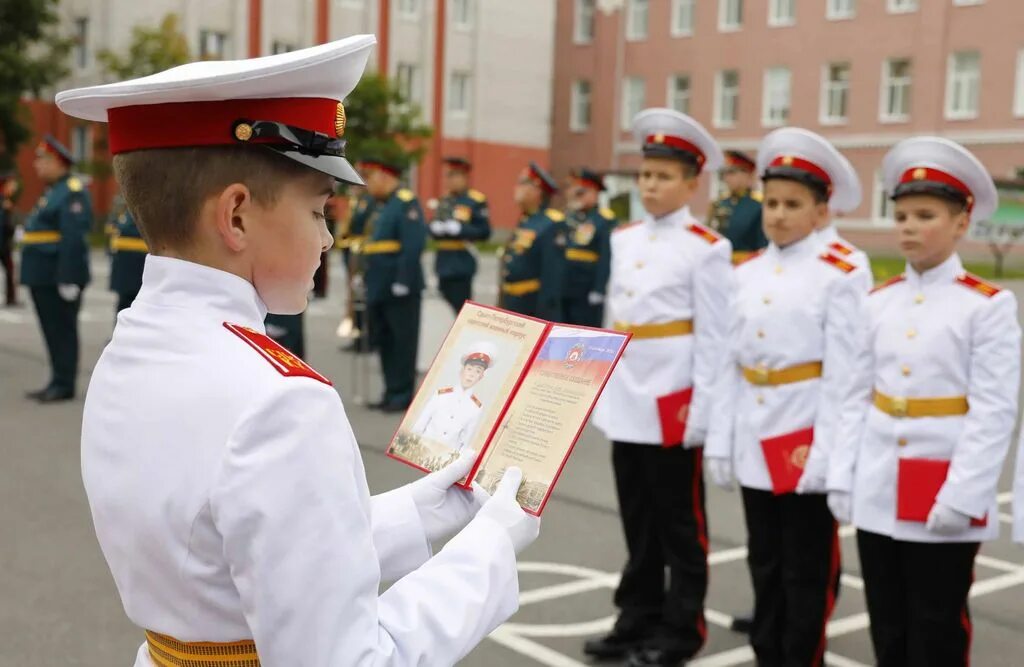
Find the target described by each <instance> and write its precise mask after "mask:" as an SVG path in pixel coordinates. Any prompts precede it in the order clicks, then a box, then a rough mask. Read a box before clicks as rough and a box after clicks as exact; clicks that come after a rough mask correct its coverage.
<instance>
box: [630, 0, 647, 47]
mask: <svg viewBox="0 0 1024 667" xmlns="http://www.w3.org/2000/svg"><path fill="white" fill-rule="evenodd" d="M626 2H627V5H626V7H627V11H626V39H628V40H630V41H639V40H643V39H647V17H648V14H649V6H648V4H649V3H648V0H626Z"/></svg>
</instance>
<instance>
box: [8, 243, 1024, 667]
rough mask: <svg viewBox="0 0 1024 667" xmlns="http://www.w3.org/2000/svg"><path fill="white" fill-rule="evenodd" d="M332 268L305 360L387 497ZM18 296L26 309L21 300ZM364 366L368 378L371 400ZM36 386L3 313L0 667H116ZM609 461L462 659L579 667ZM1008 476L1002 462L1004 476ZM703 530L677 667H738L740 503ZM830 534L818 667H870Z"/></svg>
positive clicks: (97, 289) (85, 545)
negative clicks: (344, 416) (331, 387)
mask: <svg viewBox="0 0 1024 667" xmlns="http://www.w3.org/2000/svg"><path fill="white" fill-rule="evenodd" d="M425 261H426V262H432V258H426V259H425ZM93 268H94V285H93V286H92V287H91V288H89V289H88V290H87V291H86V293H85V303H84V306H83V313H82V339H83V365H82V377H81V380H80V386H79V393H80V394H84V389H85V385H86V384H87V382H88V375H89V373H90V371H91V368H92V365H93V364H94V362H95V360H96V358H97V356H98V355H99V353H100V350H101V349H102V347H103V345H104V344H105V343H106V341H107V339H108V337H109V335H110V331H111V328H112V325H113V309H114V305H113V304H114V299H113V296H112V295H111V294H110V293H109V292H107V291H105V289H104V287H105V285H106V280H107V276H106V271H107V261H106V259H105V258H104V257H103V256H102V255H99V254H97V255H94V257H93ZM331 271H332V285H331V291H330V294H329V297H328V298H327V299H326V300H319V301H315V302H313V303H312V305H311V307H310V310H309V313H308V315H307V320H306V335H307V350H308V361H309V362H310V363H311V364H312V365H313V366H314V367H315V368H317V369H318V370H320V371H321V372H322V373H324V374H325V375H327V376H328V377H330V378H331V379H332V380H333V381H334V383H335V385H336V388H337V389H338V391H339V393H340V394H341V396H342V399H343V400H344V402H345V405H346V408H347V411H348V415H349V418H350V419H351V421H352V424H353V427H354V428H355V432H356V435H357V437H358V438H359V442H360V445H361V448H362V451H363V457H364V460H365V462H366V470H367V474H368V476H369V482H370V488H371V490H372V491H374V492H379V491H384V490H387V489H390V488H393V487H395V486H397V485H400V484H402V483H405V482H407V481H409V480H411V479H414V477H415V475H416V473H413V472H411V471H410V469H409V468H407V467H405V466H403V465H402V464H400V463H398V462H396V461H393V460H390V459H388V458H386V457H385V456H384V453H383V452H384V448H385V446H386V445H387V443H388V441H389V440H390V437H391V435H392V434H393V432H394V429H395V427H396V426H397V423H398V420H399V417H398V416H385V415H381V414H379V413H375V412H371V411H369V410H367V409H365V408H363V407H361V406H360V405H358V404H357V399H358V398H360V395H363V396H366V395H369V396H370V397H371V398H377V393H378V391H379V389H378V388H379V379H378V377H377V375H378V373H377V370H376V360H375V359H373V360H370V361H371V362H372V365H371V366H370V367H369V368H362V365H361V364H360V363H358V362H357V361H356V357H355V356H354V355H351V354H345V353H342V352H340V351H339V349H338V348H339V342H340V341H339V340H338V339H337V338H336V336H335V333H334V332H335V328H336V326H337V324H338V321H339V319H340V316H341V313H342V311H343V305H342V298H343V297H342V289H341V284H340V278H341V271H340V270H339V260H338V258H337V255H336V254H335V255H333V256H332V265H331ZM430 273H432V272H428V274H430ZM496 275H497V267H496V263H495V261H494V259H493V258H484V261H483V263H482V267H481V271H480V273H479V275H478V279H479V280H478V282H479V284H480V288H479V289H478V292H477V298H478V300H480V301H482V302H484V303H493V302H494V301H495V297H496V292H495V289H494V284H495V279H496ZM1007 286H1009V287H1011V288H1012V289H1014V291H1015V292H1016V293H1017V294H1018V298H1020V297H1021V295H1024V283H1014V284H1009V285H1007ZM22 298H23V300H25V301H27V298H28V295H27V292H23V294H22ZM452 319H453V318H452V315H451V314H450V311H449V309H448V307H447V305H445V304H444V303H443V302H442V301H441V299H440V297H439V296H438V294H437V293H436V290H433V289H432V290H428V292H427V293H426V294H425V299H424V306H423V318H422V321H423V331H422V334H421V345H420V367H421V368H423V367H424V366H426V365H427V364H429V362H430V360H431V359H432V357H433V354H434V352H435V351H436V349H437V347H438V345H439V344H440V341H441V339H442V337H443V336H444V334H445V332H446V331H447V329H448V327H449V326H450V324H451V322H452ZM362 371H368V374H367V375H368V376H369V378H371V379H372V386H371V387H370V388H369V389H367V387H366V386H365V385H366V383H365V378H364V377H362V376H363V375H364V373H363V372H362ZM44 379H45V367H44V351H43V346H42V340H41V336H40V334H39V332H38V330H37V326H36V322H35V317H34V314H33V312H32V310H31V307H30V306H24V307H22V308H20V309H0V452H2V454H3V463H2V464H0V528H2V531H0V667H7V666H8V665H9V666H11V667H13V666H15V665H18V666H21V665H56V664H61V665H89V666H99V665H103V666H106V665H129V664H131V662H132V659H133V656H134V654H135V651H136V649H137V647H138V645H139V643H140V642H141V640H142V633H141V631H140V630H139V629H137V628H135V627H133V626H132V625H131V624H130V623H128V621H127V620H126V619H125V617H124V614H123V612H122V610H121V605H120V602H119V600H118V598H117V594H116V591H115V589H114V585H113V581H112V580H111V578H110V575H109V573H108V571H107V568H106V565H105V563H104V562H103V558H102V555H101V553H100V550H99V547H98V545H97V543H96V539H95V536H94V534H93V529H92V523H91V520H90V517H89V512H88V507H87V505H86V501H85V495H84V492H83V489H82V481H81V475H80V469H79V430H80V421H81V410H82V399H81V396H80V397H79V398H78V399H77V400H75V401H73V402H70V403H64V404H58V405H53V406H41V405H37V404H36V403H34V402H30V401H27V400H25V399H23V398H22V394H23V393H24V392H25V391H26V390H31V389H37V388H38V387H39V386H41V385H42V384H43V381H44ZM124 409H125V410H131V409H132V406H130V405H126V406H124ZM181 418H182V419H188V418H189V416H188V415H181ZM329 436H330V434H324V437H325V438H326V437H329ZM125 446H130V443H125ZM610 458H611V457H610V447H609V446H608V443H607V442H606V441H605V440H604V438H603V437H602V436H601V435H600V433H598V432H596V431H594V430H591V429H588V430H587V431H586V432H585V433H584V435H583V437H582V439H581V440H580V442H579V444H578V445H577V447H576V450H575V452H574V454H573V456H572V458H571V459H570V461H569V464H568V466H567V467H566V469H565V472H564V474H563V477H562V479H561V481H560V482H559V485H558V487H557V489H556V491H555V495H554V498H553V499H552V500H551V502H550V504H549V505H548V508H547V510H546V512H545V515H544V521H543V525H542V529H541V537H540V539H539V540H538V541H537V542H536V543H535V544H534V545H533V546H531V547H530V548H529V549H528V550H527V551H526V552H525V553H524V554H523V556H522V558H521V563H520V571H521V573H522V576H521V586H522V591H521V595H520V600H521V609H520V611H519V613H518V614H517V615H516V616H515V617H514V618H513V619H512V620H511V621H510V622H509V623H507V624H506V625H505V626H503V627H501V628H499V629H498V630H497V631H495V632H494V634H492V635H491V637H490V638H489V639H487V640H486V641H485V642H484V643H483V644H482V645H481V646H480V647H479V648H478V649H477V650H476V651H474V652H473V653H472V654H471V655H470V656H469V657H468V658H467V659H466V660H465V661H464V662H463V663H462V664H465V665H475V666H481V667H483V666H487V667H501V666H505V665H549V666H551V667H576V666H578V665H582V664H588V663H587V660H586V659H585V658H584V657H583V655H582V653H581V651H580V647H581V644H582V641H583V639H584V638H585V637H587V636H591V635H596V634H598V633H600V632H603V631H605V630H607V629H608V628H609V627H610V625H611V623H612V621H613V618H614V616H613V614H614V607H613V606H612V604H611V594H612V590H613V588H614V586H615V584H616V580H617V576H618V571H619V569H620V567H621V566H622V563H623V560H624V557H625V551H624V545H623V538H622V534H621V529H620V525H619V518H618V514H617V509H616V507H617V506H616V501H615V492H614V487H613V483H612V474H611V461H610ZM1011 460H1012V455H1011ZM1010 468H1011V466H1010V465H1009V464H1008V465H1007V466H1006V469H1007V471H1008V470H1010ZM1009 489H1010V475H1009V474H1008V473H1006V472H1004V475H1003V481H1002V484H1001V485H1000V490H1001V491H1002V492H1003V493H1002V494H1001V496H1000V501H1001V502H1002V505H1001V509H1002V514H1001V515H1000V519H1001V520H1002V521H1003V522H1004V524H1006V522H1007V521H1008V519H1009V512H1010V496H1009V494H1008V493H1006V492H1007V491H1009ZM708 519H709V527H710V533H711V550H712V553H711V557H710V561H711V589H710V594H709V598H708V612H707V618H708V622H709V627H710V633H709V640H708V644H707V646H706V647H705V649H704V651H703V652H702V653H701V655H700V656H699V658H698V659H697V660H695V661H694V662H692V663H690V664H691V665H706V666H712V665H714V666H723V667H724V666H725V665H746V664H751V663H752V654H751V652H750V650H749V648H748V647H747V645H746V642H745V637H743V636H740V635H736V634H733V633H731V632H730V631H729V630H728V629H727V626H728V624H729V621H730V619H731V616H730V615H731V614H734V613H737V612H742V611H745V610H746V609H747V608H748V607H749V605H750V599H751V598H750V595H751V593H750V580H749V576H748V574H747V569H746V562H745V558H746V549H745V547H744V543H745V533H744V530H743V517H742V510H741V506H740V499H739V495H738V494H735V493H734V494H729V493H725V492H722V491H719V490H717V489H714V488H711V489H709V508H708ZM1003 529H1004V530H1003V533H1004V537H1003V538H1002V539H1000V540H999V541H998V542H995V543H992V544H989V545H986V546H984V547H983V548H982V552H981V553H982V555H981V556H979V558H978V567H977V572H976V583H975V584H974V588H973V590H972V610H973V616H974V650H973V658H974V660H973V662H974V664H976V665H980V666H982V667H989V666H1001V665H1005V666H1008V667H1009V666H1011V665H1019V664H1021V662H1022V659H1021V654H1022V652H1024V602H1022V593H1024V547H1018V546H1016V545H1013V544H1012V543H1011V542H1010V540H1009V525H1004V526H1003ZM843 535H844V536H845V537H844V539H843V547H844V554H843V558H844V560H843V566H844V573H845V574H844V576H843V589H842V594H841V597H840V600H839V604H838V606H837V608H836V613H835V615H834V617H833V619H832V622H831V624H830V626H829V629H828V634H829V637H830V642H829V653H828V655H827V662H828V664H830V665H837V666H839V667H855V666H858V665H869V664H872V662H873V658H872V652H871V647H870V642H869V640H868V634H867V615H866V613H865V611H864V601H863V592H862V581H861V579H860V577H859V571H860V570H859V565H858V563H857V559H856V553H855V545H854V540H853V538H852V536H851V533H850V531H849V529H847V530H845V531H844V532H843ZM141 557H144V555H142V554H140V558H141ZM324 576H325V577H328V576H343V573H329V572H325V573H324ZM458 620H459V619H453V622H458Z"/></svg>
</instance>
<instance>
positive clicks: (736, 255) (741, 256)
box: [732, 250, 757, 266]
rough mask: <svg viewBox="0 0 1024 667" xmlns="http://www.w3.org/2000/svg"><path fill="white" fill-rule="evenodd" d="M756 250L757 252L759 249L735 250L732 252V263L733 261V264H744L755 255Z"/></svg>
mask: <svg viewBox="0 0 1024 667" xmlns="http://www.w3.org/2000/svg"><path fill="white" fill-rule="evenodd" d="M755 252H757V251H756V250H734V251H733V252H732V263H733V265H734V266H735V265H736V264H742V263H743V262H745V261H746V260H747V259H748V258H749V257H750V256H751V255H753V254H754V253H755Z"/></svg>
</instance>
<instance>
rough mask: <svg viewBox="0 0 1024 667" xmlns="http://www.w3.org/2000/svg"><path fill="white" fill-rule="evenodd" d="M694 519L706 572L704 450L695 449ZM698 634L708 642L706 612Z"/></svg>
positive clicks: (702, 612) (700, 616) (702, 641)
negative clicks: (703, 498) (703, 501)
mask: <svg viewBox="0 0 1024 667" xmlns="http://www.w3.org/2000/svg"><path fill="white" fill-rule="evenodd" d="M693 456H694V461H693V484H692V487H693V518H694V520H695V521H696V523H697V541H698V542H699V543H700V548H701V549H702V550H703V551H704V571H705V572H707V567H708V558H707V556H708V526H707V522H706V520H705V518H704V503H702V502H701V495H700V487H701V483H702V482H703V481H704V448H703V447H695V448H694V450H693ZM697 633H698V634H699V635H700V639H701V644H702V645H703V643H704V642H705V641H706V640H707V637H708V628H707V623H706V621H705V620H704V610H703V609H701V610H700V613H699V614H698V615H697Z"/></svg>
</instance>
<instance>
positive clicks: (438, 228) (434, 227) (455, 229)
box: [430, 220, 462, 236]
mask: <svg viewBox="0 0 1024 667" xmlns="http://www.w3.org/2000/svg"><path fill="white" fill-rule="evenodd" d="M461 231H462V223H461V222H459V221H458V220H435V221H433V222H432V223H430V232H431V233H432V234H433V235H434V236H458V235H459V233H460V232H461Z"/></svg>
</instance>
